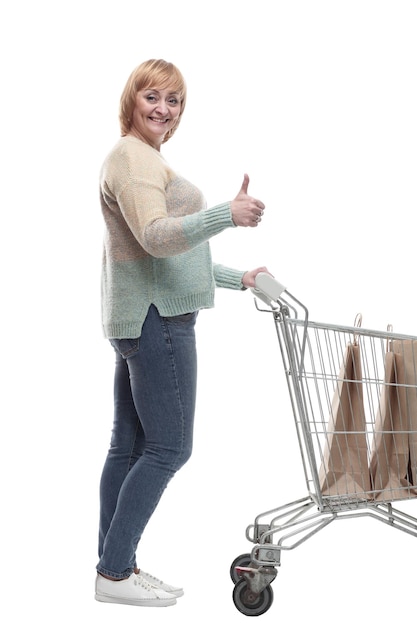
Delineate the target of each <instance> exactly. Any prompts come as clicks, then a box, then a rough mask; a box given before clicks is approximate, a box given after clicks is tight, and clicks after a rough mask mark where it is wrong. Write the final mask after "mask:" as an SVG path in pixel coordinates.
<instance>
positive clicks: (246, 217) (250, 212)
mask: <svg viewBox="0 0 417 626" xmlns="http://www.w3.org/2000/svg"><path fill="white" fill-rule="evenodd" d="M248 186H249V176H248V175H247V174H245V175H244V177H243V183H242V186H241V188H240V190H239V193H238V194H237V196H236V198H235V199H234V200H232V202H231V211H232V219H233V223H234V224H235V226H250V227H254V226H258V224H259V222H260V221H261V220H262V215H263V213H264V210H265V205H264V203H263V202H261V201H260V200H257V199H256V198H252V196H249V195H248Z"/></svg>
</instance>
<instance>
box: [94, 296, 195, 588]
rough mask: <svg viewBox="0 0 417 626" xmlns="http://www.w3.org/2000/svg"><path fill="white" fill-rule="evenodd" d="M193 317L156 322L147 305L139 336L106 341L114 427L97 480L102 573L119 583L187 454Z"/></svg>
mask: <svg viewBox="0 0 417 626" xmlns="http://www.w3.org/2000/svg"><path fill="white" fill-rule="evenodd" d="M196 317H197V313H187V314H185V315H179V316H176V317H161V316H160V315H159V313H158V311H157V309H156V308H155V307H154V306H151V307H150V309H149V311H148V315H147V318H146V320H145V323H144V325H143V329H142V334H141V336H140V339H111V343H112V345H113V347H114V349H115V351H116V368H115V379H114V423H113V431H112V437H111V444H110V449H109V451H108V454H107V458H106V461H105V464H104V468H103V472H102V476H101V481H100V526H99V559H100V560H99V563H98V565H97V571H98V572H100V573H101V574H105V575H107V576H111V577H113V578H125V577H127V576H129V575H130V574H131V573H132V572H133V570H134V568H135V566H136V548H137V545H138V543H139V540H140V538H141V535H142V533H143V530H144V528H145V526H146V524H147V523H148V521H149V519H150V517H151V515H152V513H153V512H154V510H155V508H156V506H157V504H158V502H159V500H160V498H161V496H162V493H163V491H164V490H165V488H166V486H167V485H168V483H169V481H170V480H171V478H172V477H173V476H174V474H175V472H176V471H177V470H178V469H180V467H182V465H184V463H185V462H186V461H187V460H188V459H189V458H190V456H191V450H192V439H193V425H194V410H195V398H196V379H197V357H196V343H195V332H194V326H195V322H196Z"/></svg>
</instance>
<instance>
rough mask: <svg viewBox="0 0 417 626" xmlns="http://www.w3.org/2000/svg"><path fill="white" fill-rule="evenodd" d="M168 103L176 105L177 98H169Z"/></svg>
mask: <svg viewBox="0 0 417 626" xmlns="http://www.w3.org/2000/svg"><path fill="white" fill-rule="evenodd" d="M169 104H170V105H171V106H176V105H177V104H178V100H177V99H176V98H171V99H170V100H169Z"/></svg>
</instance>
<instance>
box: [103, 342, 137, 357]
mask: <svg viewBox="0 0 417 626" xmlns="http://www.w3.org/2000/svg"><path fill="white" fill-rule="evenodd" d="M109 341H110V343H111V345H112V346H113V348H114V349H115V350H116V352H118V353H119V354H120V355H121V356H122V357H123V358H124V359H127V358H128V357H130V356H132V354H135V352H137V351H138V350H139V337H137V338H135V339H110V340H109Z"/></svg>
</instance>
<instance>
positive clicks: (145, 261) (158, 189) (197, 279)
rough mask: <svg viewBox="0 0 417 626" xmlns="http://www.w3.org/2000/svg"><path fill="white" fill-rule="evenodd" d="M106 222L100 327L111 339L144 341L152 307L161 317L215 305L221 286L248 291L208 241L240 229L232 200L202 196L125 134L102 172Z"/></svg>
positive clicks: (157, 156) (152, 151) (155, 154)
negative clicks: (216, 259)
mask: <svg viewBox="0 0 417 626" xmlns="http://www.w3.org/2000/svg"><path fill="white" fill-rule="evenodd" d="M100 200H101V208H102V212H103V217H104V223H105V233H104V250H103V267H102V322H103V330H104V335H105V336H106V337H108V338H112V337H113V338H119V339H121V338H129V337H130V338H132V337H139V336H140V334H141V330H142V325H143V322H144V320H145V318H146V315H147V312H148V309H149V306H150V305H151V304H154V305H155V306H156V307H157V309H158V311H159V313H160V314H161V315H162V316H173V315H180V314H183V313H189V312H191V311H196V310H198V309H201V308H209V307H212V306H213V305H214V290H215V286H219V287H228V288H230V289H242V276H243V274H244V272H242V271H238V270H234V269H231V268H228V267H225V266H223V265H218V264H213V263H212V259H211V253H210V246H209V239H210V238H211V237H213V236H214V235H217V234H218V233H220V232H222V231H223V230H225V229H226V228H231V227H234V223H233V221H232V215H231V210H230V203H225V204H220V205H218V206H215V207H212V208H207V207H206V202H205V200H204V198H203V196H202V194H201V192H200V191H199V190H198V189H197V188H196V187H195V186H194V185H192V184H191V183H190V182H188V181H186V180H185V179H184V178H182V177H180V176H178V174H176V173H175V172H174V171H173V170H172V169H171V168H170V167H169V165H168V164H167V162H166V161H165V159H164V158H163V157H162V155H161V154H160V153H159V152H158V151H157V150H155V149H154V148H152V147H151V146H149V145H148V144H146V143H144V142H142V141H140V140H139V139H137V138H136V137H133V136H130V135H128V136H126V137H122V138H121V139H120V140H119V141H118V142H117V143H116V145H115V146H114V148H113V149H112V150H111V152H110V154H109V155H108V156H107V158H106V159H105V161H104V163H103V166H102V170H101V174H100Z"/></svg>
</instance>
